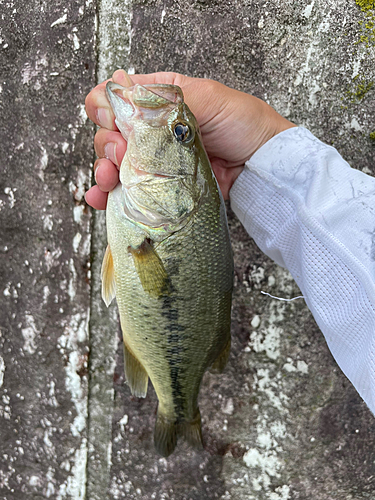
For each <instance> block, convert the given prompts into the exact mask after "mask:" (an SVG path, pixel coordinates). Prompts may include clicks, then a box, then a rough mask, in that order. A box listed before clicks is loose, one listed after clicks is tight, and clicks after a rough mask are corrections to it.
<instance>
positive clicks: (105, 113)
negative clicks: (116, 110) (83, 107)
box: [96, 108, 113, 130]
mask: <svg viewBox="0 0 375 500" xmlns="http://www.w3.org/2000/svg"><path fill="white" fill-rule="evenodd" d="M96 117H97V119H98V122H99V125H100V126H101V127H104V128H108V129H110V130H111V129H112V128H113V120H112V115H111V112H110V110H109V109H108V108H98V110H97V112H96Z"/></svg>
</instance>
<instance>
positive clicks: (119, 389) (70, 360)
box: [0, 0, 375, 500]
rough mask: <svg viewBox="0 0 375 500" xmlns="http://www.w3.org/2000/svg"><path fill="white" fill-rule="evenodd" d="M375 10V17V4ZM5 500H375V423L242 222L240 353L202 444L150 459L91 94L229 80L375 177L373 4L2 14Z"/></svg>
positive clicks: (215, 379)
mask: <svg viewBox="0 0 375 500" xmlns="http://www.w3.org/2000/svg"><path fill="white" fill-rule="evenodd" d="M358 3H361V4H362V6H366V5H367V4H369V5H370V1H366V0H363V1H362V2H360V1H359V0H358ZM1 13H2V17H1V20H0V54H1V60H0V75H1V76H0V85H1V86H0V106H1V108H0V109H1V121H0V128H1V142H0V149H1V181H0V182H1V185H0V220H1V229H2V231H1V237H2V242H1V246H0V251H1V253H2V258H1V260H0V266H1V267H0V275H1V278H2V280H1V287H2V293H1V294H0V303H1V331H0V452H1V453H0V497H1V498H4V499H6V500H13V499H17V500H18V499H24V498H30V499H39V500H41V499H44V498H53V499H57V500H62V499H76V500H83V499H87V500H96V499H98V500H99V499H100V500H103V499H105V498H108V499H121V498H127V499H140V500H145V499H147V500H149V499H157V500H159V499H160V500H161V499H164V500H201V499H221V500H245V499H246V500H289V499H291V500H307V499H309V500H310V499H312V498H313V499H315V498H316V499H319V500H333V499H340V500H344V499H345V500H362V499H372V498H374V496H375V454H374V451H373V450H374V449H375V437H374V436H375V422H374V418H373V416H372V415H371V414H370V412H369V410H368V409H367V408H366V407H365V405H364V403H363V402H362V401H361V399H360V398H359V396H358V395H357V394H356V392H355V390H354V389H353V387H352V386H351V384H350V383H349V382H348V381H347V380H346V378H345V377H344V376H343V374H342V373H341V372H340V370H339V368H338V367H337V365H336V364H335V361H334V360H333V359H332V356H331V355H330V353H329V351H328V349H327V347H326V344H325V341H324V338H323V336H322V334H321V333H320V331H319V329H318V328H317V326H316V324H315V322H314V320H313V318H312V316H311V314H310V313H309V311H308V309H307V308H306V306H305V304H304V302H303V300H296V301H293V302H289V303H286V302H279V301H275V300H273V299H271V298H269V297H267V296H265V295H262V294H261V291H265V292H268V293H271V294H272V295H276V296H281V297H293V296H296V295H299V291H298V289H297V287H296V285H295V284H294V282H293V280H292V279H291V277H290V275H289V274H288V273H287V272H286V271H285V270H283V269H281V268H279V267H278V266H276V265H274V264H273V263H272V262H271V261H270V260H269V259H267V258H266V257H265V256H264V255H262V254H261V252H260V251H259V250H258V249H257V247H256V246H255V244H254V243H253V241H252V240H251V239H250V238H249V236H248V235H247V234H246V233H245V231H244V230H243V228H242V227H241V224H240V223H239V222H238V221H237V220H236V218H235V216H234V215H233V214H232V213H231V212H230V210H229V219H230V228H231V235H232V242H233V248H234V253H235V272H236V287H235V294H234V307H233V329H232V337H233V349H232V353H231V357H230V362H229V365H228V367H227V368H226V370H225V372H224V374H223V375H221V376H213V375H211V374H207V375H206V376H205V378H204V382H203V386H202V390H201V397H200V405H201V413H202V416H203V432H204V437H205V450H204V451H203V452H195V451H193V450H191V449H188V448H185V447H184V446H179V448H178V451H177V452H176V453H175V454H174V455H172V456H171V457H170V458H168V459H162V458H160V457H158V456H157V455H156V454H155V452H154V449H153V444H152V430H153V424H154V419H155V408H156V397H155V394H154V393H153V391H152V390H150V391H149V395H148V397H147V398H146V399H145V400H138V399H136V398H133V397H131V396H130V393H129V389H128V388H127V386H126V385H125V384H124V374H123V360H122V345H121V342H120V332H119V327H118V322H117V314H116V309H115V307H113V306H111V307H110V309H109V310H107V309H106V308H105V307H104V305H103V303H102V301H101V298H100V291H99V289H100V280H99V269H100V264H101V259H102V255H103V252H104V245H105V226H104V220H103V214H102V213H95V214H94V213H92V211H91V210H90V209H89V208H88V207H87V206H86V205H85V203H84V199H83V194H84V191H85V190H86V189H87V188H88V186H89V184H90V182H91V168H92V164H93V160H94V154H93V147H92V140H93V135H94V127H93V126H92V124H90V123H89V122H88V121H87V119H86V117H85V113H84V107H83V103H84V98H85V95H86V94H87V93H88V92H89V90H90V89H91V88H92V87H93V86H94V85H95V83H96V82H97V81H101V80H103V79H104V78H107V77H109V76H110V75H111V73H112V71H113V70H115V69H116V68H119V67H123V68H125V69H128V70H130V71H136V72H152V71H157V70H173V71H179V72H182V73H186V74H189V75H193V76H202V77H203V76H206V77H210V78H215V79H217V80H220V81H222V82H223V83H226V84H228V85H230V86H232V87H235V88H238V89H241V90H244V91H246V92H251V93H253V94H255V95H257V96H258V97H261V98H263V99H265V100H266V101H267V102H269V103H270V104H271V105H273V106H274V107H275V108H276V109H277V110H278V111H279V112H280V113H282V114H283V115H284V116H287V117H288V118H289V119H291V120H292V121H295V122H296V123H298V124H302V125H304V126H306V127H308V128H309V129H310V130H311V131H312V132H313V133H315V134H316V135H317V136H318V137H319V138H320V139H322V140H323V141H325V142H327V143H329V144H334V145H335V146H336V147H337V148H338V149H339V151H340V152H341V153H342V155H343V156H344V157H345V158H346V159H347V160H348V161H349V162H350V163H351V164H352V165H353V166H355V167H356V168H359V169H361V170H362V171H364V172H366V173H373V174H375V169H374V165H375V162H374V156H375V155H374V153H375V148H374V144H375V143H374V142H373V141H372V140H371V139H370V133H371V132H373V131H374V130H375V121H374V115H375V90H374V88H373V87H372V86H371V84H372V82H373V81H375V74H374V73H375V64H374V55H375V50H374V42H375V31H374V25H373V24H372V23H373V22H374V17H375V9H372V10H371V9H370V10H367V11H366V12H364V11H362V10H361V8H360V6H359V5H356V3H355V1H354V0H351V1H343V0H313V1H312V2H310V3H309V0H308V1H303V2H295V1H291V0H284V1H283V2H281V1H280V0H276V1H273V2H268V1H259V0H232V1H227V2H221V1H219V0H211V1H208V0H192V1H190V2H176V1H173V2H172V1H171V0H165V1H157V0H134V1H130V0H126V1H123V2H120V1H117V0H102V1H97V2H95V1H93V0H86V1H83V0H82V1H78V0H77V1H75V0H70V1H69V2H60V1H58V2H46V1H44V0H41V1H38V2H37V1H36V0H31V1H28V2H21V1H12V0H9V1H8V2H7V3H3V4H2V7H1Z"/></svg>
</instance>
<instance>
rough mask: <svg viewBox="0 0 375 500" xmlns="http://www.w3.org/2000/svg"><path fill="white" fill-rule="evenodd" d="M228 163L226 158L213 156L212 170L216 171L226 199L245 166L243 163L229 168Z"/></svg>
mask: <svg viewBox="0 0 375 500" xmlns="http://www.w3.org/2000/svg"><path fill="white" fill-rule="evenodd" d="M227 163H228V162H227V161H226V160H223V159H221V158H213V159H212V160H211V166H212V170H213V171H214V174H215V177H216V180H217V182H218V184H219V186H220V190H221V192H222V194H223V197H224V200H229V191H230V190H231V187H232V186H233V183H234V181H235V180H236V179H237V177H238V176H239V175H240V173H241V172H242V170H243V168H244V167H243V165H242V166H237V167H231V168H228V166H227Z"/></svg>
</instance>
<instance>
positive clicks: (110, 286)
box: [101, 245, 116, 307]
mask: <svg viewBox="0 0 375 500" xmlns="http://www.w3.org/2000/svg"><path fill="white" fill-rule="evenodd" d="M101 274H102V297H103V300H104V302H105V305H106V306H107V307H108V306H109V304H110V303H111V302H112V300H113V298H114V297H115V295H116V284H115V271H114V267H113V257H112V252H111V249H110V248H109V245H108V246H107V249H106V251H105V254H104V259H103V264H102V273H101Z"/></svg>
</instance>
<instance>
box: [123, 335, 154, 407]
mask: <svg viewBox="0 0 375 500" xmlns="http://www.w3.org/2000/svg"><path fill="white" fill-rule="evenodd" d="M124 365H125V377H126V381H127V383H128V385H129V387H130V390H131V393H132V394H133V396H137V398H145V397H146V394H147V386H148V375H147V372H146V370H145V369H144V368H143V366H142V365H141V363H140V362H139V361H138V359H137V358H136V357H135V356H134V355H133V354H132V353H131V352H130V351H129V349H128V347H126V345H125V342H124Z"/></svg>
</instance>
